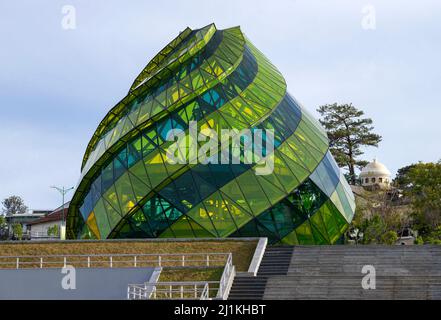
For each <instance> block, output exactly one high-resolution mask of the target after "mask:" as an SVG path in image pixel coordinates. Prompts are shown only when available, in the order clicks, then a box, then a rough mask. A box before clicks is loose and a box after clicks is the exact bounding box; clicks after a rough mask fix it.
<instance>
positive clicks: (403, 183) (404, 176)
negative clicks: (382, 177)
mask: <svg viewBox="0 0 441 320" xmlns="http://www.w3.org/2000/svg"><path fill="white" fill-rule="evenodd" d="M415 166H416V164H411V165H408V166H405V167H402V168H400V169H398V171H397V174H396V176H395V179H394V180H393V182H392V183H393V186H394V187H396V188H398V189H402V190H408V189H409V188H411V187H412V186H411V182H410V180H409V179H410V178H409V172H410V170H411V169H413V168H415Z"/></svg>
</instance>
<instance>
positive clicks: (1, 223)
mask: <svg viewBox="0 0 441 320" xmlns="http://www.w3.org/2000/svg"><path fill="white" fill-rule="evenodd" d="M7 236H8V224H7V223H6V219H5V217H4V216H3V215H2V214H0V239H2V240H4V239H6V238H7Z"/></svg>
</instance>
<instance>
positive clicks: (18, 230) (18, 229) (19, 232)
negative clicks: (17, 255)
mask: <svg viewBox="0 0 441 320" xmlns="http://www.w3.org/2000/svg"><path fill="white" fill-rule="evenodd" d="M12 233H13V234H14V237H15V238H17V239H19V240H21V238H22V237H23V227H22V225H21V224H19V223H14V224H13V225H12Z"/></svg>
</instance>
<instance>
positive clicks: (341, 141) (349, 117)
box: [317, 103, 382, 184]
mask: <svg viewBox="0 0 441 320" xmlns="http://www.w3.org/2000/svg"><path fill="white" fill-rule="evenodd" d="M317 111H318V112H319V113H320V115H321V116H322V119H320V123H321V124H322V125H323V126H324V127H325V129H326V131H327V134H328V138H329V146H330V151H331V153H332V154H333V156H334V158H335V160H336V161H337V163H338V165H339V166H340V167H346V168H347V169H348V171H349V181H350V182H351V183H352V184H355V181H356V176H355V168H356V167H359V168H360V167H363V166H365V165H366V164H367V162H366V161H364V160H361V159H359V157H360V156H361V155H363V153H364V152H363V151H362V147H365V146H373V147H378V143H379V142H380V141H381V139H382V138H381V136H380V135H378V134H375V133H373V130H374V127H373V126H372V119H370V118H363V115H364V112H363V111H362V110H358V109H357V108H355V107H354V106H353V105H352V104H351V103H350V104H341V105H339V104H337V103H334V104H327V105H323V106H320V107H319V108H318V109H317Z"/></svg>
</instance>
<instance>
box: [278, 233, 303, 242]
mask: <svg viewBox="0 0 441 320" xmlns="http://www.w3.org/2000/svg"><path fill="white" fill-rule="evenodd" d="M280 242H281V243H282V244H287V245H298V244H299V241H298V240H297V235H296V232H295V231H292V232H291V233H290V234H288V235H287V236H286V237H284V238H283V239H282V240H281V241H280Z"/></svg>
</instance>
